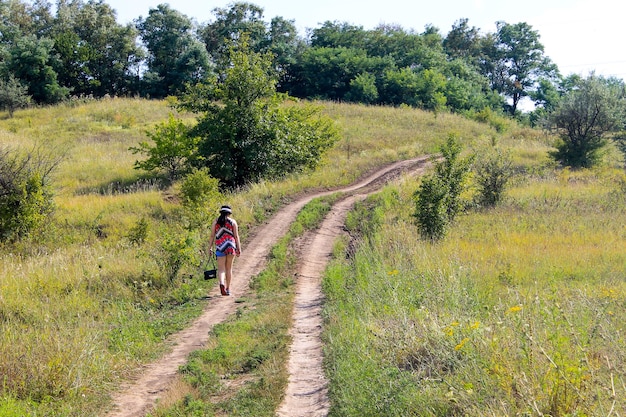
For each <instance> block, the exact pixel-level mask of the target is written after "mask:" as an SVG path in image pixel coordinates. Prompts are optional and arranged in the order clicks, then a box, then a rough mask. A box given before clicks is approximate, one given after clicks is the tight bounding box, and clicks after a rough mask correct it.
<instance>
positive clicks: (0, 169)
mask: <svg viewBox="0 0 626 417" xmlns="http://www.w3.org/2000/svg"><path fill="white" fill-rule="evenodd" d="M58 162H59V161H55V160H53V159H50V158H46V157H43V156H41V155H37V154H36V153H34V152H31V153H29V154H27V155H24V156H20V155H17V154H13V153H11V152H10V151H9V150H8V149H4V150H0V240H1V241H13V240H15V239H18V238H20V237H23V236H25V235H28V234H29V233H30V232H31V231H33V230H34V229H36V228H38V227H40V226H41V225H42V224H43V222H44V221H45V219H46V218H47V216H48V215H49V214H50V213H51V212H52V209H53V201H52V193H51V191H50V189H49V187H48V186H47V184H46V179H47V176H48V175H49V174H50V172H52V170H53V169H54V168H55V167H56V166H57V165H58Z"/></svg>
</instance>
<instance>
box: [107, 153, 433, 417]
mask: <svg viewBox="0 0 626 417" xmlns="http://www.w3.org/2000/svg"><path fill="white" fill-rule="evenodd" d="M428 161H429V157H427V156H425V157H420V158H415V159H410V160H406V161H399V162H396V163H393V164H391V165H388V166H386V167H384V168H382V169H379V170H378V171H376V172H374V173H373V174H371V175H368V176H367V177H366V178H364V179H362V180H361V181H358V182H357V183H356V184H353V185H351V186H348V187H345V188H341V189H336V190H329V191H322V192H315V193H310V194H307V195H305V196H302V197H300V198H299V199H297V200H296V201H294V202H292V203H290V204H288V205H286V206H284V207H282V208H281V209H280V210H279V211H278V212H277V213H276V214H275V215H274V216H273V217H272V219H270V220H269V221H268V222H267V223H266V224H264V225H261V226H259V227H258V228H257V229H256V230H255V231H254V232H253V236H252V237H251V238H250V239H249V240H248V241H247V242H246V245H245V246H244V248H245V252H244V253H243V254H242V256H241V258H239V259H237V261H235V268H234V269H235V270H234V274H235V276H236V280H237V285H236V286H233V288H232V289H231V294H232V296H231V297H221V296H220V295H219V290H218V289H217V288H215V289H214V290H213V291H212V292H211V294H209V296H210V301H209V303H208V305H207V307H206V309H205V311H204V312H203V313H202V315H201V316H200V317H198V318H197V319H196V320H195V321H194V322H193V323H192V324H191V325H190V327H188V328H187V329H185V330H183V331H181V332H179V333H177V334H175V335H173V336H172V337H171V338H170V340H169V341H168V343H169V344H170V345H171V346H172V349H171V351H170V352H169V353H168V354H166V355H165V356H163V357H162V358H161V359H160V360H158V361H156V362H154V363H151V364H149V365H147V366H146V367H145V369H143V370H142V371H141V372H140V374H139V376H138V377H137V378H136V379H134V380H132V381H129V382H127V383H125V384H124V385H123V386H121V387H120V390H119V391H118V393H117V394H116V395H114V396H113V409H112V411H111V412H109V413H108V414H106V416H107V417H144V416H145V415H146V414H147V413H148V412H149V411H150V410H151V409H152V408H153V407H154V405H155V404H156V401H157V400H158V399H159V398H160V397H161V396H162V395H163V394H164V393H165V392H166V390H167V389H168V387H169V385H170V384H171V383H172V381H173V380H174V378H175V377H176V373H177V371H178V368H179V367H180V366H181V365H184V364H185V363H186V361H187V357H188V356H189V354H190V353H191V352H193V351H195V350H198V349H202V348H203V347H204V346H205V345H206V343H207V341H208V339H209V332H210V331H211V329H212V328H213V326H215V325H216V324H218V323H221V322H224V321H225V320H226V319H227V318H228V317H229V316H230V315H232V314H234V313H235V311H236V308H237V307H236V304H235V300H237V299H238V298H240V297H242V296H244V295H245V294H246V292H247V291H249V283H250V280H251V278H252V277H253V276H255V275H257V274H259V273H260V272H261V271H262V270H263V268H264V267H265V264H266V259H267V256H268V254H269V250H270V249H271V248H272V247H273V246H274V245H275V244H276V243H277V242H278V240H279V239H280V238H281V237H282V236H284V235H285V233H287V231H288V229H289V226H290V225H291V223H292V222H293V221H294V220H295V218H296V216H297V215H298V213H299V212H300V210H301V209H302V208H303V207H304V206H305V205H306V204H307V203H308V202H310V201H311V200H312V199H314V198H318V197H323V196H325V195H329V194H334V193H338V192H341V193H343V194H344V197H343V198H342V199H340V200H339V201H338V202H336V203H335V204H334V205H333V208H332V210H331V211H330V213H329V214H328V215H327V217H326V218H325V220H324V221H323V224H322V225H321V227H320V228H319V229H318V230H317V231H316V232H314V233H309V234H307V236H306V237H305V239H307V241H306V242H305V244H304V245H303V246H302V247H303V248H306V250H305V251H303V253H302V254H301V255H300V259H299V268H298V280H297V282H296V300H295V305H294V313H293V326H292V329H291V336H292V338H293V343H292V346H291V353H290V357H289V363H288V369H289V383H288V386H287V390H286V393H285V398H284V400H283V403H282V404H281V406H280V408H279V410H278V415H280V416H284V417H287V416H290V417H291V416H299V417H303V416H326V415H327V414H328V408H329V402H328V396H327V382H326V380H325V378H324V372H323V368H322V342H321V331H322V319H321V315H320V312H321V307H322V303H323V294H322V290H321V276H322V273H323V271H324V269H325V267H326V264H327V262H328V260H329V259H330V251H331V249H332V244H333V243H332V242H333V241H334V240H335V239H336V238H337V237H338V236H340V235H341V233H342V232H343V224H344V220H345V217H346V215H347V213H348V212H349V211H350V209H351V208H352V206H353V205H354V204H355V203H356V202H357V201H358V200H360V199H363V198H365V197H366V196H367V195H369V194H372V193H374V192H376V191H377V190H379V189H380V188H382V187H383V186H384V185H385V184H387V183H388V182H390V181H392V180H393V179H395V178H398V177H400V176H401V175H406V174H417V173H420V172H422V171H423V170H424V168H425V167H426V166H427V165H428Z"/></svg>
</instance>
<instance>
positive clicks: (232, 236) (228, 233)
mask: <svg viewBox="0 0 626 417" xmlns="http://www.w3.org/2000/svg"><path fill="white" fill-rule="evenodd" d="M232 214H233V210H232V209H231V208H230V206H222V207H221V208H220V215H219V217H218V218H217V219H215V221H214V222H213V224H212V225H211V237H210V238H209V245H210V246H209V251H210V252H213V245H215V256H216V257H217V277H218V278H219V282H220V292H221V294H222V295H230V282H231V280H232V278H233V262H234V261H235V257H236V256H237V257H238V256H239V255H241V242H240V240H239V228H238V226H237V222H236V221H235V219H233V218H232V217H231V215H232Z"/></svg>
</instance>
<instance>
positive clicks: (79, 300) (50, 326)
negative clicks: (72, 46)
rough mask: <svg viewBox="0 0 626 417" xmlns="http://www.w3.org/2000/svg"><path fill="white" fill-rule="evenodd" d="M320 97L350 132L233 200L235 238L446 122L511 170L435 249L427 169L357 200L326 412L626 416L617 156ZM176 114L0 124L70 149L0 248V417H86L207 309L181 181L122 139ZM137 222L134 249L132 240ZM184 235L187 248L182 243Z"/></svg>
mask: <svg viewBox="0 0 626 417" xmlns="http://www.w3.org/2000/svg"><path fill="white" fill-rule="evenodd" d="M320 105H322V106H323V108H324V112H326V113H327V114H328V115H330V116H331V117H332V118H333V119H334V120H336V122H337V124H338V126H339V127H340V129H341V132H342V138H343V139H342V140H341V141H340V142H339V143H338V144H337V146H336V147H335V148H334V149H333V150H332V151H331V152H330V153H329V154H328V155H327V157H326V159H325V160H324V163H323V166H322V167H320V168H319V169H318V170H316V171H315V172H310V173H305V174H300V175H294V176H292V177H288V178H285V179H284V180H283V181H280V182H263V183H260V184H254V185H251V186H250V187H248V188H246V189H242V190H240V191H239V192H237V193H224V196H223V201H228V202H229V203H231V204H232V205H234V206H235V207H237V220H238V221H239V223H240V224H241V225H242V226H243V227H242V229H243V230H242V232H243V238H244V239H245V236H247V233H249V231H250V230H251V229H252V228H253V227H254V225H255V224H258V222H261V221H263V220H264V219H265V218H267V216H268V215H269V213H271V212H272V211H273V210H275V209H276V208H277V207H278V206H280V204H282V203H284V202H285V201H287V200H289V198H290V197H291V196H294V195H296V194H298V193H301V192H303V191H305V190H307V189H316V188H330V187H334V186H338V185H342V184H347V183H349V182H352V181H354V180H355V179H356V178H358V177H360V176H362V175H363V174H364V173H366V172H368V171H370V170H372V169H373V168H374V167H376V166H379V165H381V164H384V163H387V162H390V161H393V160H398V159H404V158H410V157H414V156H417V155H421V154H426V153H432V152H435V151H436V150H437V149H438V146H439V145H440V144H441V143H442V142H443V141H444V140H445V139H446V137H447V136H448V135H449V134H450V133H455V134H457V135H458V136H459V138H460V139H461V141H462V143H463V145H464V147H465V149H466V151H468V152H470V151H472V152H477V153H479V154H480V153H481V152H482V151H484V150H485V149H486V148H488V147H490V146H491V145H492V144H493V143H498V145H499V146H502V147H504V148H506V149H508V150H510V152H511V153H512V155H513V158H514V165H515V169H516V172H517V175H516V176H515V178H514V182H513V186H512V187H511V189H510V190H509V191H508V192H507V196H506V198H505V201H504V203H503V204H502V205H501V206H499V207H498V208H496V209H494V210H491V211H478V210H469V211H468V212H466V213H465V214H463V215H462V216H461V217H460V218H459V219H458V220H457V223H456V224H455V226H454V228H453V229H452V230H451V233H450V235H449V236H448V237H447V238H446V239H445V240H444V242H442V243H441V244H439V245H432V244H429V243H428V244H427V243H425V242H421V241H419V239H418V238H417V236H418V235H417V232H416V229H415V226H414V225H413V224H412V219H411V213H412V211H413V201H412V194H413V192H414V191H415V190H416V189H417V186H418V183H419V179H408V180H405V181H402V182H399V183H397V184H394V185H390V186H388V187H387V188H386V189H385V191H383V192H382V193H381V194H380V195H379V196H377V197H375V198H372V199H369V200H368V201H367V202H365V203H364V205H363V206H361V207H360V208H359V209H358V210H356V211H355V212H354V213H353V215H352V216H351V220H350V222H349V225H348V226H349V227H350V228H351V230H352V231H353V233H352V235H354V236H361V239H359V241H358V243H359V245H357V246H358V250H357V251H356V253H355V254H354V257H353V258H351V259H350V260H349V262H346V261H345V256H344V255H343V254H344V251H343V249H344V248H345V247H346V246H348V244H349V242H340V243H339V244H338V246H337V250H336V251H337V253H338V260H337V262H336V263H335V264H334V265H333V266H332V268H331V269H330V270H329V273H328V277H327V278H326V281H325V289H326V292H327V294H328V301H329V302H328V304H327V306H326V309H327V310H326V316H327V317H328V318H329V319H328V323H327V330H326V332H327V333H326V340H327V341H328V345H327V346H328V347H327V358H328V367H329V370H330V374H329V375H330V379H331V384H332V386H331V393H332V396H333V401H334V404H335V405H334V408H333V415H457V414H464V415H477V416H478V415H486V414H490V415H514V414H515V415H517V414H525V413H526V414H528V415H541V414H544V415H545V414H551V415H555V416H556V415H573V414H574V413H576V412H579V415H583V414H584V415H607V414H609V412H610V410H615V412H617V411H620V412H622V413H624V412H626V410H624V409H623V407H624V404H623V401H622V403H620V402H619V401H616V399H617V398H620V396H621V398H623V396H624V395H626V392H625V391H626V389H625V388H624V387H625V385H626V381H624V376H625V372H624V371H625V370H624V363H626V362H625V361H624V355H625V354H626V350H625V349H624V348H623V346H625V345H626V344H624V340H623V338H624V323H626V320H625V319H626V304H625V303H624V299H626V285H625V284H624V279H623V278H624V276H625V272H626V262H625V261H626V259H625V258H626V254H625V253H624V251H623V248H624V247H626V245H625V243H626V232H625V230H624V224H626V221H625V220H626V186H625V185H624V184H625V183H626V180H625V179H624V174H623V172H622V171H621V170H620V169H619V168H617V166H618V163H619V159H618V158H617V157H616V155H615V154H614V153H611V152H609V153H608V154H607V157H606V161H607V163H606V164H605V165H604V166H603V167H601V168H598V169H596V170H593V171H576V172H571V171H568V170H564V171H563V170H559V169H557V168H556V167H554V166H553V164H552V163H551V162H550V160H549V159H548V157H547V151H548V150H549V149H550V147H549V144H550V142H551V140H552V138H550V137H548V136H546V135H545V134H544V133H542V132H538V131H533V130H530V129H525V128H520V127H518V126H516V125H515V124H513V123H508V122H503V121H501V120H500V121H499V122H500V123H499V124H497V125H496V124H493V125H494V126H496V127H498V129H495V128H494V127H491V126H490V125H489V124H485V123H476V122H473V121H470V120H467V119H465V118H462V117H459V116H455V115H450V114H438V115H435V114H433V113H427V112H422V111H419V110H414V109H409V108H384V107H366V106H359V105H348V104H336V103H320ZM170 111H171V109H170V108H169V107H168V106H167V103H166V102H162V101H144V100H135V99H111V100H102V101H87V102H76V103H73V104H71V105H62V106H56V107H48V108H40V109H31V110H25V111H20V112H17V113H16V114H15V117H14V118H11V119H8V118H5V119H2V120H0V146H2V145H10V146H14V147H18V148H22V149H31V148H33V147H35V146H43V147H45V148H46V149H51V150H54V152H59V153H63V154H64V155H65V158H64V162H63V163H62V164H61V166H60V167H59V170H58V171H57V172H56V175H55V177H54V188H55V194H56V197H55V204H56V207H57V208H56V211H55V214H54V217H53V218H52V219H51V221H50V223H49V225H47V227H46V228H45V230H43V231H42V232H41V233H39V234H37V235H35V236H32V237H31V238H30V239H26V240H24V241H22V242H20V243H19V244H17V245H15V246H5V247H2V248H0V325H1V326H2V335H1V336H0V381H1V382H0V387H1V388H2V391H0V415H1V416H22V415H55V416H90V415H97V414H98V411H99V410H101V408H102V407H103V406H105V405H106V403H107V401H108V397H107V395H106V394H107V393H110V392H111V391H112V390H114V389H115V388H116V387H118V386H119V383H120V381H121V380H123V379H125V378H128V377H129V376H131V375H132V373H133V371H134V370H135V369H137V366H138V364H140V363H143V362H146V361H150V360H152V359H154V358H156V357H158V356H159V355H160V354H161V353H162V352H163V349H164V345H163V341H164V339H165V338H166V337H167V335H169V334H171V333H172V332H175V331H177V330H179V329H181V328H184V326H185V324H186V323H188V322H189V321H190V320H191V319H192V318H193V317H195V316H197V315H198V314H199V313H200V311H201V309H202V307H203V302H204V301H203V300H202V296H203V295H204V294H206V292H207V291H208V287H207V285H208V284H207V283H206V282H204V281H202V280H199V279H197V278H190V275H197V269H196V268H195V267H194V261H196V263H197V261H198V259H197V258H198V256H199V253H200V250H201V248H202V245H203V244H204V243H205V241H204V240H203V238H204V239H206V238H205V237H204V236H203V235H202V234H201V233H196V234H194V235H193V236H188V235H185V234H184V233H183V232H182V231H181V230H180V224H179V219H180V216H181V211H180V207H179V204H178V200H177V188H176V186H173V187H169V188H163V187H162V186H160V185H159V182H158V181H155V180H154V179H152V178H150V177H148V176H146V174H145V173H142V172H138V171H136V170H134V169H133V163H134V161H135V159H136V157H137V156H136V155H133V154H132V153H131V152H130V151H129V150H128V148H129V147H131V146H134V145H136V144H137V142H139V141H140V140H144V139H145V130H146V129H149V128H151V126H152V125H153V124H155V123H157V122H160V121H162V120H164V119H166V118H167V115H168V113H169V112H170ZM180 116H181V117H183V118H185V119H187V120H189V121H192V119H193V117H192V116H191V115H180ZM219 203H221V202H216V204H219ZM142 221H145V222H147V223H146V224H147V226H146V227H147V228H146V231H147V235H146V239H145V242H143V243H142V244H141V245H137V244H133V242H134V240H133V239H132V236H133V233H137V230H139V229H138V227H139V225H140V224H142V223H141V222H142ZM183 238H185V239H187V238H191V242H190V243H189V244H188V245H187V246H186V247H187V248H189V249H190V250H191V251H192V252H193V253H192V254H191V255H190V254H180V253H178V250H177V249H176V248H179V247H181V245H179V244H177V243H179V240H180V239H183ZM174 255H177V256H178V255H180V256H182V255H189V256H188V258H189V259H190V261H189V262H188V264H186V265H184V267H183V268H182V269H181V271H180V273H179V274H178V279H176V280H174V281H170V280H169V279H167V277H166V276H164V274H163V273H162V267H163V264H162V261H163V259H167V257H168V256H174ZM286 311H288V309H287V310H286ZM242 319H244V320H245V317H243V318H242ZM243 327H244V328H245V327H246V326H243ZM239 337H241V338H244V337H247V336H246V332H242V335H241V336H239ZM353 381H359V383H358V384H354V383H351V382H353ZM275 390H278V387H276V388H275ZM194 395H199V394H198V393H197V392H195V393H194ZM619 407H622V409H620V408H619ZM184 408H185V407H182V409H184ZM268 410H269V411H267V412H268V413H269V414H268V415H272V414H271V406H270V407H269V408H268ZM164 415H165V414H164ZM181 415H184V414H181ZM257 415H259V414H257Z"/></svg>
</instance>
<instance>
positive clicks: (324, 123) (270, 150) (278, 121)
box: [181, 36, 337, 186]
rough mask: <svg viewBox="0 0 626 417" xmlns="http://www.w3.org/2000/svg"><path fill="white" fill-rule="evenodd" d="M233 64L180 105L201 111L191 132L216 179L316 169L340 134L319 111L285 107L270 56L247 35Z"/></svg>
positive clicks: (239, 181)
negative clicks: (249, 42) (257, 49)
mask: <svg viewBox="0 0 626 417" xmlns="http://www.w3.org/2000/svg"><path fill="white" fill-rule="evenodd" d="M230 62H231V63H232V64H231V66H230V67H229V68H228V69H227V70H226V72H225V73H224V74H223V75H221V76H220V77H216V78H215V79H214V80H213V81H212V82H211V83H204V84H203V85H199V86H196V88H194V89H193V90H192V91H190V93H189V94H187V95H186V96H184V97H183V98H182V101H181V108H183V109H186V110H191V111H194V112H197V113H201V116H200V117H199V119H198V124H197V125H196V127H195V129H194V130H193V131H192V132H191V133H192V135H195V136H199V137H201V138H202V139H201V143H200V145H199V150H200V155H201V156H202V157H203V158H204V159H203V161H204V164H206V166H207V167H208V168H209V170H210V173H211V175H212V176H213V177H215V178H218V179H219V180H220V181H222V182H223V183H224V184H226V185H228V186H239V185H243V184H246V183H248V182H250V181H256V180H259V179H261V178H267V177H275V176H280V175H284V174H286V173H289V172H292V171H294V170H296V169H302V168H312V167H315V166H316V164H317V163H318V162H319V158H320V156H321V154H322V153H323V152H324V151H325V150H326V149H328V148H329V147H330V146H332V145H333V144H334V142H335V141H336V139H337V134H336V131H335V129H334V128H333V126H332V122H331V121H330V120H329V119H326V118H324V117H322V116H321V115H320V114H319V110H318V109H314V108H311V107H307V106H304V107H302V108H300V107H296V106H288V105H283V101H284V97H283V96H281V95H278V94H277V93H276V89H275V86H276V79H275V78H274V76H273V72H272V59H271V56H269V55H268V54H258V53H254V52H252V51H251V50H250V48H249V47H248V45H247V43H246V37H245V36H244V38H243V39H242V40H241V41H240V43H238V44H237V45H233V46H232V47H231V51H230Z"/></svg>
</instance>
